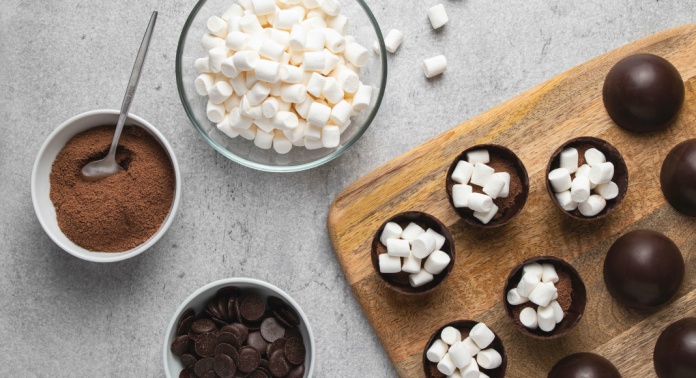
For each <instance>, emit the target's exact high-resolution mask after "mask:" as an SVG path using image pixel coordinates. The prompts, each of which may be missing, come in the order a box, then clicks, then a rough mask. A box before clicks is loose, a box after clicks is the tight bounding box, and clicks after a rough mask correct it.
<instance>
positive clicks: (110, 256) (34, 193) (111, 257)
mask: <svg viewBox="0 0 696 378" xmlns="http://www.w3.org/2000/svg"><path fill="white" fill-rule="evenodd" d="M118 114H120V111H119V110H115V109H98V110H91V111H88V112H84V113H81V114H78V115H76V116H74V117H72V118H70V119H68V120H67V121H65V122H63V123H62V124H61V125H60V126H58V127H57V128H56V129H55V130H53V132H51V134H50V135H49V136H48V137H47V138H46V140H44V142H43V144H42V145H41V148H40V149H39V152H38V154H37V155H36V159H35V160H34V165H33V168H32V171H31V201H32V205H33V207H34V213H35V214H36V217H37V218H38V219H39V223H41V227H42V228H43V229H44V232H45V233H46V234H47V235H48V237H49V238H51V240H53V242H54V243H55V244H56V245H58V246H59V247H60V248H61V249H63V250H64V251H65V252H68V253H69V254H71V255H73V256H75V257H77V258H80V259H82V260H86V261H91V262H99V263H108V262H117V261H123V260H127V259H130V258H132V257H135V256H137V255H139V254H141V253H143V252H145V251H146V250H148V249H149V248H150V247H152V246H153V245H154V244H155V243H157V242H158V241H159V239H160V238H162V236H164V234H166V233H167V231H168V230H169V227H170V226H171V225H172V223H173V222H174V218H176V213H177V211H178V209H179V203H180V201H181V171H180V169H179V163H178V161H177V159H176V155H175V154H174V149H173V148H172V146H171V145H170V144H169V142H168V141H167V139H166V138H165V137H164V135H163V134H162V133H161V132H160V131H159V130H157V128H155V127H154V126H153V125H152V124H150V123H149V122H147V121H146V120H145V119H143V118H141V117H139V116H137V115H135V114H133V113H128V117H127V120H131V121H135V122H136V123H138V124H139V125H138V126H141V125H142V126H144V128H145V129H147V131H149V132H150V133H152V134H154V136H155V137H156V138H157V139H158V141H159V142H160V143H161V144H162V146H163V147H164V149H165V150H166V151H167V154H168V155H169V158H170V159H171V161H172V166H173V167H174V178H175V181H176V188H175V191H176V192H175V193H174V201H173V202H172V206H171V208H170V209H169V214H167V218H166V219H165V221H164V223H162V225H161V226H160V229H159V230H158V231H157V232H156V233H155V234H154V235H152V237H150V239H148V240H147V241H145V243H143V244H141V245H139V246H137V247H135V248H133V249H131V250H128V251H124V252H116V253H108V252H93V251H89V252H92V253H95V254H104V255H103V256H101V255H92V254H89V255H83V254H81V253H78V252H77V251H75V250H74V249H73V248H72V247H71V246H69V245H66V244H64V243H62V242H61V241H60V240H58V239H57V238H55V237H54V235H53V234H52V233H51V232H49V230H48V228H47V227H48V225H47V224H46V221H45V220H44V218H43V217H42V216H41V212H40V211H39V205H38V197H39V195H38V189H37V185H38V184H37V180H38V169H39V161H40V160H41V157H42V156H43V155H44V154H45V153H46V149H47V148H48V146H49V145H50V144H51V142H52V141H53V139H54V138H55V137H56V136H57V135H58V134H59V133H60V132H62V131H63V130H64V129H67V128H68V127H70V126H71V125H73V124H74V123H75V122H76V121H78V120H81V119H84V118H88V117H92V116H95V115H118ZM95 126H98V125H95ZM73 136H74V135H73Z"/></svg>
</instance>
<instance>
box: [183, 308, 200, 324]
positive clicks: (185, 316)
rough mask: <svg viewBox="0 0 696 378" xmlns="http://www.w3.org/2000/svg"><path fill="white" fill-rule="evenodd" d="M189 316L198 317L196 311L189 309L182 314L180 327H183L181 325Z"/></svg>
mask: <svg viewBox="0 0 696 378" xmlns="http://www.w3.org/2000/svg"><path fill="white" fill-rule="evenodd" d="M189 316H196V311H193V309H192V308H189V309H187V310H186V311H184V312H183V313H182V314H181V316H180V317H179V325H181V323H182V322H183V321H184V320H186V319H187V318H188V317H189Z"/></svg>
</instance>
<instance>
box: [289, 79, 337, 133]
mask: <svg viewBox="0 0 696 378" xmlns="http://www.w3.org/2000/svg"><path fill="white" fill-rule="evenodd" d="M295 85H302V84H295ZM305 94H306V92H305ZM283 100H284V101H288V100H285V99H283ZM329 117H331V108H329V107H328V106H326V105H322V104H320V103H318V102H315V103H313V104H312V106H311V107H310V108H309V114H307V122H309V123H313V124H315V125H317V126H319V127H324V126H326V123H327V122H329Z"/></svg>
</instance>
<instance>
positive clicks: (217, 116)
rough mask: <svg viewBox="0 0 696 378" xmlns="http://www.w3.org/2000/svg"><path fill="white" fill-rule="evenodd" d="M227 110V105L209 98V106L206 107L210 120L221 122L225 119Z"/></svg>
mask: <svg viewBox="0 0 696 378" xmlns="http://www.w3.org/2000/svg"><path fill="white" fill-rule="evenodd" d="M226 114H227V112H226V111H225V105H224V104H213V102H212V101H210V100H208V106H207V107H206V115H207V116H208V120H209V121H210V122H212V123H215V124H217V123H220V122H222V121H223V120H224V119H225V115H226Z"/></svg>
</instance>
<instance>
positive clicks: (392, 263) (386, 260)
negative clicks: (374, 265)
mask: <svg viewBox="0 0 696 378" xmlns="http://www.w3.org/2000/svg"><path fill="white" fill-rule="evenodd" d="M379 271H380V273H385V274H386V273H399V272H401V258H399V257H395V256H389V255H388V254H386V253H383V254H381V255H379Z"/></svg>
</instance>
